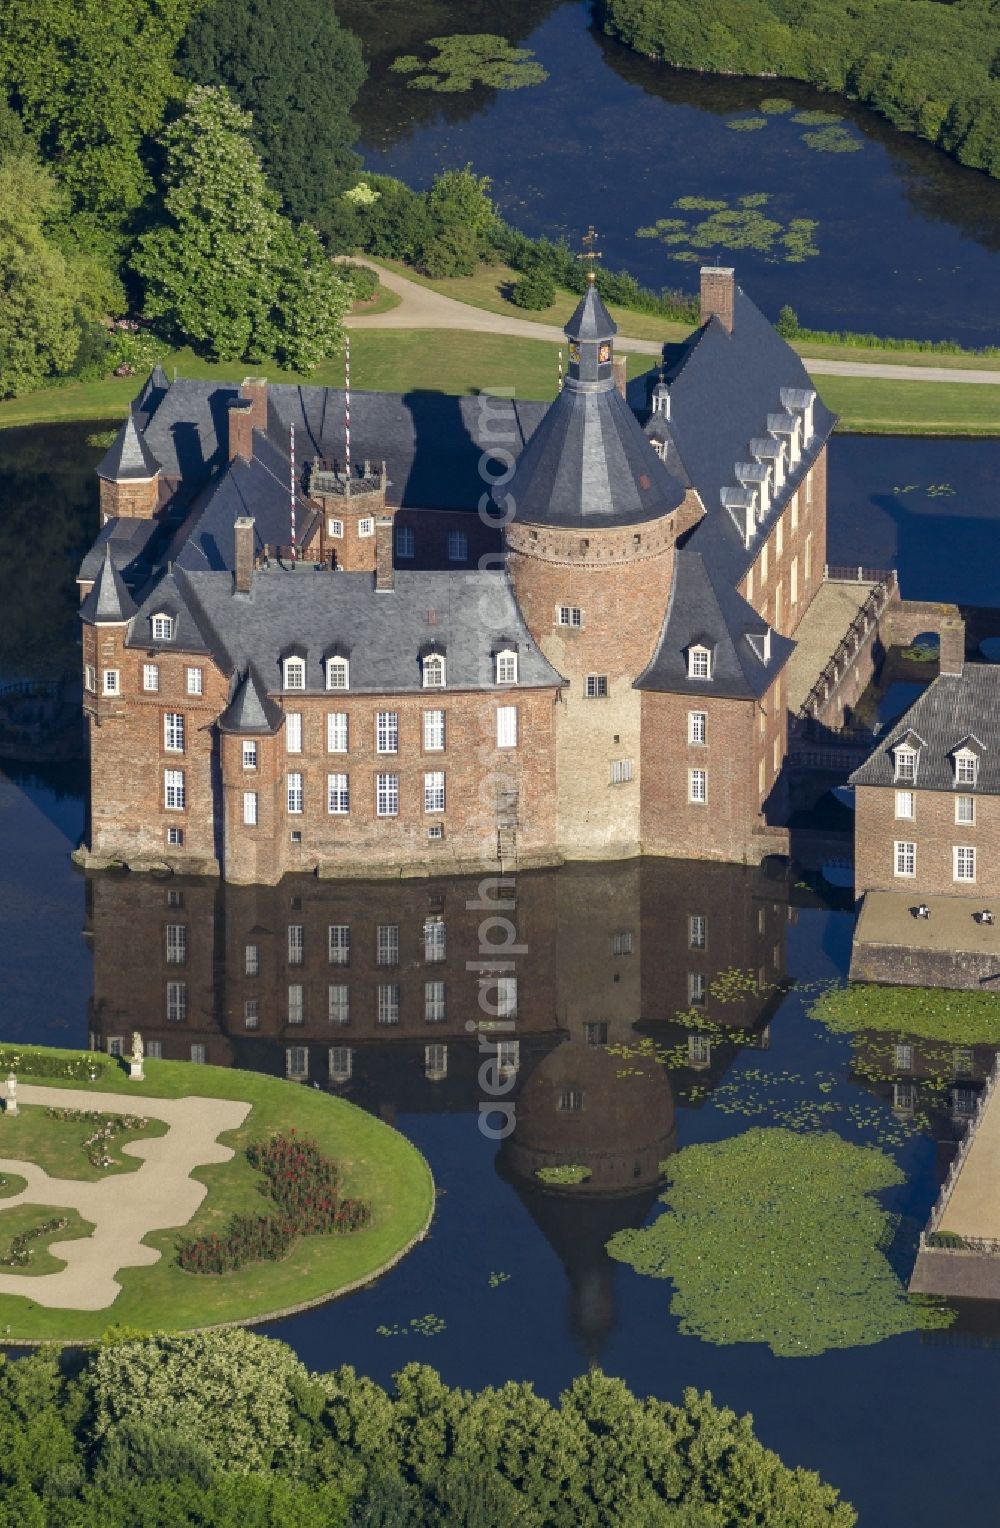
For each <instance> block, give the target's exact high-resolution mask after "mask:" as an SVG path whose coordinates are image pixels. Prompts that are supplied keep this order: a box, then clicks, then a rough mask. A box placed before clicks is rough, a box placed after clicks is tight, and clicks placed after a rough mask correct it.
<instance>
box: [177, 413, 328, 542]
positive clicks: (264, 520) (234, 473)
mask: <svg viewBox="0 0 1000 1528" xmlns="http://www.w3.org/2000/svg"><path fill="white" fill-rule="evenodd" d="M253 449H254V454H253V457H252V458H251V459H250V460H249V461H248V460H247V458H246V457H243V456H237V457H236V458H235V459H234V460H233V461H231V462H228V463H227V464H226V466H225V468H224V469H223V471H222V472H221V473H220V474H219V476H218V477H215V478H213V479H212V481H211V482H210V483H209V484H208V486H207V487H206V488H205V489H203V490H202V492H201V494H200V495H199V496H198V498H197V499H196V500H195V502H194V504H193V505H192V506H191V509H190V511H189V513H188V516H187V518H186V520H185V522H184V524H183V525H182V526H181V527H180V529H179V531H178V533H177V535H176V537H175V539H174V544H173V546H172V548H171V552H170V555H171V556H172V557H173V559H174V560H175V561H176V563H177V564H178V566H179V567H182V568H187V569H189V570H190V571H191V572H201V571H204V570H206V569H216V570H220V571H221V570H222V569H223V568H228V569H229V570H230V571H232V569H233V568H234V567H235V561H236V543H235V539H234V533H233V526H234V525H235V523H236V521H237V520H238V519H239V518H240V516H242V515H249V516H250V518H251V519H252V520H253V522H254V541H255V548H256V550H258V551H262V550H263V548H264V546H265V545H267V546H270V547H272V548H274V547H276V546H285V547H287V546H288V545H289V544H290V543H291V539H292V529H291V476H290V465H289V460H288V457H287V456H284V455H282V453H281V451H280V450H279V449H278V447H277V446H276V445H274V443H273V442H272V441H270V440H268V438H267V436H266V435H264V434H263V433H262V432H261V431H260V430H255V431H254V434H253ZM295 504H296V510H295V534H296V537H297V540H298V542H299V544H300V545H301V544H302V542H303V540H304V538H305V536H306V535H307V533H308V531H309V530H310V528H311V526H312V524H313V522H314V521H315V519H316V511H315V509H314V508H313V507H312V505H311V504H310V503H309V502H308V500H307V499H306V498H305V496H304V495H303V494H302V493H300V492H297V493H296V496H295Z"/></svg>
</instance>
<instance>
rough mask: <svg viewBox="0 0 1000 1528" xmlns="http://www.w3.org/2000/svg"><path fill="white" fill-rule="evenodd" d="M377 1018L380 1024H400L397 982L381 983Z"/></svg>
mask: <svg viewBox="0 0 1000 1528" xmlns="http://www.w3.org/2000/svg"><path fill="white" fill-rule="evenodd" d="M376 1018H377V1021H378V1023H379V1024H398V1023H399V986H398V983H396V982H380V983H379V988H378V1007H377V1009H376Z"/></svg>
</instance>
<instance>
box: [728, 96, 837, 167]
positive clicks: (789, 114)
mask: <svg viewBox="0 0 1000 1528" xmlns="http://www.w3.org/2000/svg"><path fill="white" fill-rule="evenodd" d="M794 104H795V103H794V102H793V101H787V100H785V99H784V97H783V96H768V97H766V98H765V100H763V101H761V103H760V105H759V107H758V108H757V113H756V114H755V115H753V116H742V117H730V119H729V121H728V122H727V123H726V126H727V127H728V128H729V130H730V131H731V132H734V133H750V132H759V131H760V130H761V129H762V128H765V127H767V126H768V123H769V121H770V119H771V118H772V117H786V118H787V119H788V121H789V122H794V123H795V124H796V126H797V127H805V128H808V129H810V131H808V132H804V133H800V134H799V137H800V138H801V140H802V142H803V143H804V144H805V145H806V147H807V148H810V149H816V150H818V151H819V152H820V153H823V154H856V153H858V152H859V151H860V150H861V149H863V148H864V144H863V143H862V142H861V139H860V138H858V137H857V136H856V135H855V134H854V133H852V132H851V130H850V129H849V128H848V127H845V126H844V119H843V117H841V116H839V115H838V113H837V112H834V111H815V110H804V111H795V110H794Z"/></svg>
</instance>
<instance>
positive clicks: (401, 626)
mask: <svg viewBox="0 0 1000 1528" xmlns="http://www.w3.org/2000/svg"><path fill="white" fill-rule="evenodd" d="M615 333H616V328H615V324H614V323H613V321H612V319H611V318H610V316H609V314H608V313H607V311H606V309H605V308H604V305H603V304H602V302H601V299H600V297H599V295H598V293H597V289H596V287H595V286H594V285H591V286H590V287H589V288H588V290H587V293H586V295H585V296H584V297H583V299H582V300H581V302H580V304H579V306H578V307H577V310H576V312H575V313H574V315H573V317H572V318H571V319H570V321H569V323H568V324H567V325H566V335H567V339H568V342H569V364H568V373H567V376H566V378H565V381H564V384H563V386H562V388H561V390H560V392H559V394H558V396H557V397H556V399H555V400H554V402H552V403H550V404H544V403H536V402H524V401H513V400H509V399H504V398H498V397H465V398H453V397H446V396H444V395H442V394H439V393H435V392H433V391H431V390H428V391H426V392H424V391H417V392H413V393H410V394H406V395H399V394H390V393H355V394H354V395H353V396H352V397H351V399H350V413H349V435H348V411H347V407H346V405H347V400H346V399H345V395H344V393H343V392H342V391H339V390H337V389H326V388H315V387H301V386H297V385H290V384H278V385H275V384H268V383H267V382H266V381H264V380H263V379H259V378H250V379H247V380H245V381H244V382H243V383H242V384H236V383H233V384H222V383H219V382H206V381H196V380H191V379H178V380H175V381H174V382H173V383H171V382H169V381H168V379H167V377H166V376H165V374H164V373H163V371H162V370H161V369H160V368H157V369H156V370H155V371H154V372H153V373H152V375H151V376H150V378H149V380H148V381H147V383H146V385H145V386H144V388H143V390H142V392H141V393H140V394H139V396H138V397H137V398H136V400H135V402H134V404H133V405H132V408H131V411H130V414H129V417H128V419H127V420H126V422H125V424H124V425H123V426H122V429H121V431H120V432H119V435H118V437H117V439H116V441H115V443H114V445H113V446H112V447H111V448H110V450H109V451H108V453H107V455H106V456H105V458H104V460H103V461H102V462H101V464H100V466H99V467H98V476H99V479H100V490H101V527H100V531H99V534H98V536H97V539H96V541H95V543H94V545H93V547H92V548H91V550H90V551H89V552H88V554H87V556H86V557H85V559H84V562H83V565H82V567H81V570H80V574H79V580H80V587H81V594H82V597H83V602H82V606H81V612H80V615H81V621H82V626H83V665H84V707H85V710H86V713H87V716H88V718H89V728H90V754H91V806H90V822H89V828H88V837H87V843H86V845H85V846H84V848H83V849H82V850H81V852H80V858H81V859H82V860H83V862H84V863H85V864H88V865H92V866H102V865H108V864H112V863H124V864H127V865H129V866H130V867H132V868H134V869H149V868H153V867H156V866H161V865H167V866H169V867H171V868H173V869H174V870H177V871H183V872H185V873H188V874H191V873H206V874H220V873H221V875H222V876H223V877H224V878H225V879H226V880H228V881H235V882H244V883H254V882H263V883H274V882H276V881H277V880H278V879H280V878H281V877H282V876H283V875H284V874H286V873H287V872H292V871H298V872H301V871H316V872H318V873H319V874H320V875H335V876H344V875H362V874H363V875H369V876H370V875H372V874H376V875H377V874H407V873H423V872H424V871H426V870H427V869H428V868H430V869H431V870H432V871H433V872H434V873H435V874H447V873H458V872H462V871H465V870H469V869H479V868H481V867H482V866H483V864H484V862H490V861H494V860H496V859H498V858H499V859H500V860H501V861H502V862H504V863H505V864H508V863H509V864H517V865H519V866H520V867H522V868H527V867H528V866H532V865H541V864H546V863H556V862H558V861H560V860H564V859H567V860H573V859H579V860H587V859H590V860H593V859H621V858H623V857H629V856H632V855H639V854H653V855H670V856H676V857H684V858H700V859H712V860H722V861H731V862H737V863H739V862H744V863H758V862H759V861H760V860H761V859H762V858H764V857H765V855H767V854H770V853H774V852H785V851H786V850H787V831H786V830H785V829H784V828H783V827H782V819H783V806H782V802H783V795H784V793H783V790H782V766H783V763H784V760H785V755H786V751H787V730H788V729H787V721H788V697H787V694H786V690H785V672H786V667H787V664H788V660H789V658H790V656H791V654H792V652H793V650H794V647H795V642H794V638H795V633H796V631H797V628H798V627H799V625H800V623H801V621H802V619H803V616H804V615H805V613H806V611H807V610H808V608H809V606H810V604H811V602H812V601H813V598H814V595H815V594H816V593H817V591H818V590H819V589H820V587H821V586H822V584H823V579H824V559H825V549H826V444H827V439H828V437H829V434H830V432H831V430H832V428H833V424H834V419H833V416H832V415H831V414H830V413H829V411H828V410H827V409H825V408H824V406H823V405H822V403H821V402H820V400H819V399H818V398H817V396H816V393H815V391H814V389H813V388H812V386H811V383H810V380H809V377H808V375H807V373H806V372H805V370H804V368H803V366H802V363H801V361H800V360H799V358H798V356H797V355H796V354H795V353H794V351H792V350H791V348H790V347H789V346H788V345H787V344H786V343H785V342H784V341H783V340H782V339H781V337H780V336H779V335H778V334H777V333H776V332H775V330H774V329H773V328H772V326H771V325H770V324H769V323H768V322H767V320H766V319H765V318H764V317H763V315H762V314H761V313H760V312H759V310H758V309H757V308H756V307H755V306H754V304H753V303H752V302H751V300H750V299H749V298H748V297H747V296H746V294H745V293H744V292H743V291H742V290H741V289H740V288H739V287H738V286H737V285H736V283H735V280H734V273H733V271H732V270H729V269H720V268H714V267H713V268H707V269H705V270H703V271H702V273H701V323H700V325H699V327H698V328H697V329H696V330H695V332H694V333H693V334H692V335H691V336H690V338H689V339H688V340H687V341H686V342H685V343H684V344H683V345H681V346H677V347H671V348H669V349H668V352H667V353H666V356H665V365H664V367H663V368H662V369H661V370H660V371H659V372H655V371H654V372H651V373H649V374H648V375H647V376H646V377H645V378H641V379H639V382H638V383H637V384H632V386H631V387H630V388H629V389H628V390H626V387H625V382H624V367H623V365H622V364H621V362H620V360H618V361H616V357H615V355H614V336H615ZM427 384H428V389H432V388H433V385H434V378H433V377H432V376H429V377H428V378H427ZM626 393H627V395H626Z"/></svg>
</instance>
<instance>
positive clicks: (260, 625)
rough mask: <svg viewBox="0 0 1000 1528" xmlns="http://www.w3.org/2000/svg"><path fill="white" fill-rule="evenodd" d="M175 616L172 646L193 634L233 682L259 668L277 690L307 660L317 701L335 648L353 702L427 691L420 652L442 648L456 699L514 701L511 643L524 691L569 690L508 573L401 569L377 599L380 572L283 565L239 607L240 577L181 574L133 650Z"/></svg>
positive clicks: (259, 580)
mask: <svg viewBox="0 0 1000 1528" xmlns="http://www.w3.org/2000/svg"><path fill="white" fill-rule="evenodd" d="M171 606H173V607H176V611H177V619H178V628H177V632H176V636H175V640H174V641H173V642H172V643H169V644H168V643H164V644H162V646H163V647H165V648H166V647H169V646H173V647H182V648H187V647H188V642H189V637H190V635H191V633H192V630H193V631H194V633H195V634H196V636H197V637H198V638H200V639H201V641H202V642H203V643H204V645H205V647H206V648H207V650H209V651H210V652H211V653H212V656H213V657H214V658H215V659H216V661H217V662H218V663H219V664H220V666H221V667H222V668H223V670H224V671H225V672H228V673H233V672H234V671H236V672H239V673H240V674H245V673H246V671H247V670H248V669H250V670H252V671H253V672H254V673H255V674H256V675H258V676H259V678H260V680H261V682H262V683H263V685H264V686H265V687H266V690H267V691H269V692H274V691H277V690H279V689H280V688H281V669H280V658H281V655H282V654H283V653H287V652H288V651H289V650H290V649H291V648H293V647H294V648H296V649H297V650H299V651H303V650H304V654H305V658H306V687H307V693H313V694H316V693H325V692H326V691H325V675H324V670H323V660H324V658H325V657H328V656H329V655H330V654H331V652H332V651H334V650H335V649H336V650H339V651H341V652H344V651H347V652H348V653H349V655H350V662H351V691H352V693H357V692H359V691H360V692H368V693H375V694H377V693H380V692H393V691H403V690H420V689H421V688H422V682H421V681H422V675H421V669H420V661H419V654H420V651H421V649H422V648H424V647H425V645H426V643H427V642H428V641H429V640H431V639H433V640H435V641H436V642H437V643H439V644H440V645H441V646H442V647H443V648H444V651H445V654H446V660H447V670H446V672H447V680H448V685H447V688H448V689H449V690H480V689H489V690H493V689H496V690H497V693H498V694H501V693H503V689H504V687H502V686H501V687H496V686H495V685H494V680H493V674H494V663H493V656H494V654H495V652H496V651H497V649H498V648H499V647H500V646H505V645H508V644H509V645H510V646H512V647H515V648H516V649H517V653H518V660H519V661H518V684H519V687H521V688H523V687H525V686H528V687H541V686H547V685H561V684H563V683H565V681H564V680H563V679H562V678H561V677H560V675H559V674H558V673H557V672H556V671H555V669H553V668H552V667H551V665H550V664H549V663H548V661H547V660H546V659H545V658H544V657H543V656H542V654H541V652H540V651H539V650H538V648H537V647H536V646H535V645H534V643H533V641H532V639H531V636H530V635H529V633H528V630H527V628H526V627H525V625H524V621H523V618H522V616H521V613H520V610H519V609H518V606H517V603H516V601H515V599H514V595H513V591H512V589H511V586H510V583H509V581H508V579H507V577H506V575H505V574H503V573H482V572H478V571H467V570H461V571H455V572H448V573H417V572H399V571H397V573H396V575H395V588H394V590H392V591H391V592H376V591H375V588H374V581H373V578H372V575H371V574H370V573H333V572H330V571H328V570H323V571H317V570H316V568H315V567H314V566H312V565H307V564H303V565H302V566H301V567H299V568H298V569H297V570H296V571H295V572H292V571H291V570H290V569H287V568H281V567H279V566H278V565H277V564H272V565H271V567H269V568H266V569H261V570H258V571H257V572H255V573H254V577H253V588H252V591H251V593H250V594H249V595H240V596H239V597H234V595H233V581H232V577H231V575H230V574H228V573H216V572H196V573H187V572H184V571H183V570H181V569H179V568H177V567H176V566H175V568H174V570H173V573H172V575H168V576H167V577H165V578H163V579H162V580H160V581H159V582H158V583H157V584H156V586H155V587H152V588H150V589H149V590H148V591H147V593H146V595H145V598H144V599H143V603H142V606H141V609H140V611H139V618H138V619H137V620H136V622H135V623H134V624H133V637H132V638H131V639H130V645H131V646H142V647H147V646H152V645H155V644H152V643H151V642H150V640H149V637H148V629H149V628H148V624H147V621H148V618H149V617H151V616H152V615H154V614H155V613H156V612H157V611H158V610H165V609H169V608H171ZM140 628H141V636H140Z"/></svg>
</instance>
